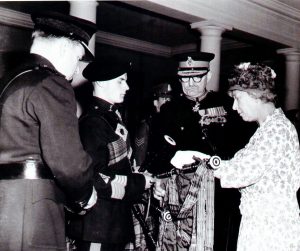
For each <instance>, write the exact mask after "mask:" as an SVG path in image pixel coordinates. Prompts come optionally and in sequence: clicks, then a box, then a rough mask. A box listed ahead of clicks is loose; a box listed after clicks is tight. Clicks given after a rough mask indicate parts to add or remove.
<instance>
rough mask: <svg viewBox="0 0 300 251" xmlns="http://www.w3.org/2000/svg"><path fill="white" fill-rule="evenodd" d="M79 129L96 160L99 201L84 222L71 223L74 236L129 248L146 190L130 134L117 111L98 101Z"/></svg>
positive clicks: (85, 145)
mask: <svg viewBox="0 0 300 251" xmlns="http://www.w3.org/2000/svg"><path fill="white" fill-rule="evenodd" d="M79 128H80V136H81V139H82V143H83V146H84V148H85V150H86V151H87V152H88V153H89V154H90V156H92V158H93V164H92V166H93V168H94V185H95V187H96V190H97V192H98V201H97V203H96V205H95V206H94V207H93V208H92V209H91V210H90V211H89V212H88V213H87V214H86V215H85V216H83V217H81V219H80V218H79V219H78V218H77V219H73V220H71V224H70V226H69V229H70V230H71V231H70V235H71V236H73V237H75V238H80V239H83V240H86V241H91V242H96V243H120V244H122V243H124V244H125V243H127V242H128V241H130V240H132V237H133V223H132V214H131V207H132V203H133V202H134V201H136V200H138V198H139V196H140V195H141V194H142V193H143V191H144V188H145V178H144V176H143V175H141V174H138V173H132V169H131V165H132V163H131V161H130V159H131V154H132V150H131V147H130V144H129V135H128V131H127V129H126V128H125V126H124V124H123V122H122V120H121V117H120V114H119V113H118V111H117V110H116V107H115V106H114V105H111V104H110V103H108V102H106V101H104V100H102V99H99V98H96V97H93V100H92V102H91V105H90V106H89V108H88V110H87V112H86V113H84V114H83V115H82V117H81V118H80V123H79ZM78 227H79V228H78ZM76 229H77V230H79V229H81V230H82V232H81V231H77V232H76Z"/></svg>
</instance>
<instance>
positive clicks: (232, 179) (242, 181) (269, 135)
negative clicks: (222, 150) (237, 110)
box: [214, 123, 289, 188]
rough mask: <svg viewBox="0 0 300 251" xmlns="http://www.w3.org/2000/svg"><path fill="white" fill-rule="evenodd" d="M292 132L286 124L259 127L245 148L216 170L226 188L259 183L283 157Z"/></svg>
mask: <svg viewBox="0 0 300 251" xmlns="http://www.w3.org/2000/svg"><path fill="white" fill-rule="evenodd" d="M288 140H289V134H288V133H287V131H286V128H285V127H284V125H283V124H282V123H270V124H269V125H268V126H264V128H263V129H262V128H259V129H258V130H257V131H256V133H255V134H254V135H253V136H252V138H251V139H250V142H249V143H248V144H247V145H246V146H245V148H243V149H241V150H240V151H238V152H237V153H236V154H235V156H234V157H233V158H232V159H231V160H228V161H222V162H221V166H220V168H219V169H218V170H216V171H215V172H214V175H215V177H217V178H219V179H220V181H221V186H222V187H224V188H242V187H246V186H250V185H252V184H254V183H256V182H257V181H258V180H259V179H261V177H262V176H263V175H264V174H265V172H266V171H268V170H269V169H271V168H272V166H273V165H274V163H276V162H278V161H279V160H280V158H283V157H284V156H283V155H284V152H285V146H286V142H287V141H288Z"/></svg>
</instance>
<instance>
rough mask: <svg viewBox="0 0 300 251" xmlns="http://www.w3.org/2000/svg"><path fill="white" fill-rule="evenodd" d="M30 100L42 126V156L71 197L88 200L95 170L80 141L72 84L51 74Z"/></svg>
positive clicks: (72, 198)
mask: <svg viewBox="0 0 300 251" xmlns="http://www.w3.org/2000/svg"><path fill="white" fill-rule="evenodd" d="M29 103H30V107H31V109H32V111H33V112H32V113H34V114H32V116H35V117H36V118H37V119H38V121H37V123H38V124H39V127H40V131H39V133H40V146H41V150H42V153H41V154H42V157H43V159H44V161H45V163H46V164H47V165H48V166H49V168H50V169H51V171H52V173H53V175H54V176H55V180H56V182H57V183H58V185H59V186H60V187H61V188H62V190H63V191H64V192H65V193H66V194H67V195H68V196H69V198H70V199H71V200H75V201H78V202H82V201H87V200H88V199H89V197H90V195H91V192H92V171H93V170H92V169H90V168H89V166H90V164H91V158H90V157H89V156H88V155H87V153H86V152H85V151H84V150H83V147H82V144H81V142H80V137H79V130H78V119H77V117H76V101H75V97H74V92H73V89H72V86H71V85H70V84H69V83H68V82H67V81H65V80H64V79H63V78H61V77H58V76H49V77H48V78H46V79H44V80H43V81H42V82H41V83H40V84H39V85H38V86H37V88H35V89H34V91H33V92H32V94H31V96H30V99H29ZM37 126H38V125H37Z"/></svg>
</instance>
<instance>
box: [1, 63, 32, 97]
mask: <svg viewBox="0 0 300 251" xmlns="http://www.w3.org/2000/svg"><path fill="white" fill-rule="evenodd" d="M33 70H34V69H29V70H26V71H23V72H20V73H19V74H18V75H16V76H15V77H14V78H13V79H11V80H10V81H9V82H8V84H7V85H6V86H5V87H4V88H3V90H2V92H1V94H0V98H1V97H2V96H3V94H4V92H5V91H6V90H7V89H8V87H9V86H10V85H11V83H12V82H13V81H14V80H15V79H16V78H18V77H20V76H22V75H23V74H25V73H27V72H31V71H33Z"/></svg>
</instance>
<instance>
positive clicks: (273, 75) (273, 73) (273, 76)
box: [271, 69, 276, 79]
mask: <svg viewBox="0 0 300 251" xmlns="http://www.w3.org/2000/svg"><path fill="white" fill-rule="evenodd" d="M271 78H273V79H274V78H276V73H275V71H274V70H273V69H271Z"/></svg>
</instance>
